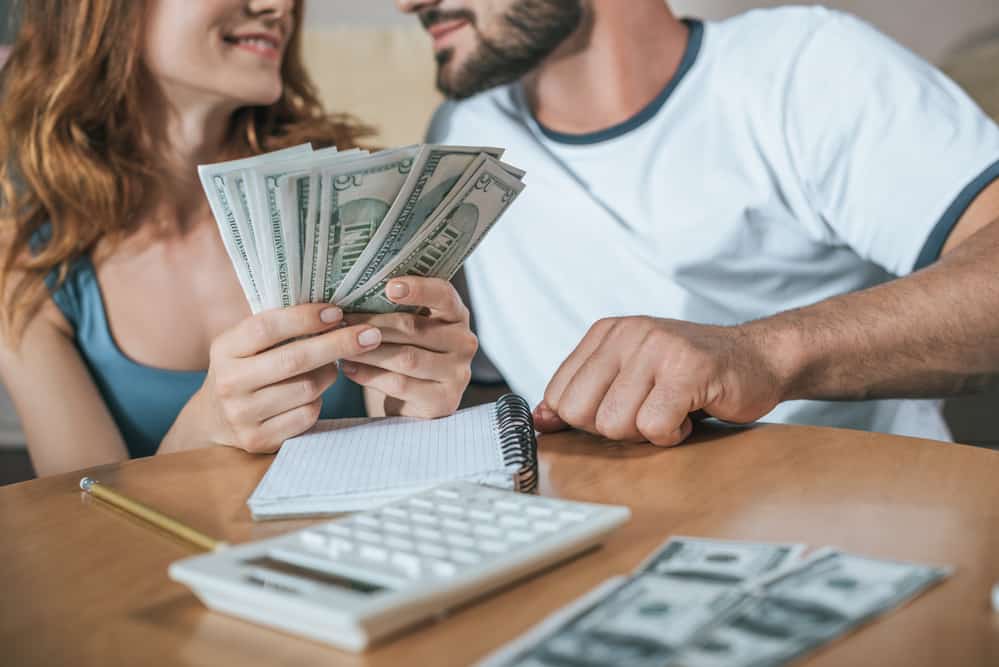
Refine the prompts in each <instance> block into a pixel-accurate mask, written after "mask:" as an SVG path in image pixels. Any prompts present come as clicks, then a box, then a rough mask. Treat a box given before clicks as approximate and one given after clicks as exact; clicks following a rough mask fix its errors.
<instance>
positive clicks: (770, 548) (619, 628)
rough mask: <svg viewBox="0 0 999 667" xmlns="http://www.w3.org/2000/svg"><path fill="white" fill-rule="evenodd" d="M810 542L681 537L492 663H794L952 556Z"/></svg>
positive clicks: (898, 599)
mask: <svg viewBox="0 0 999 667" xmlns="http://www.w3.org/2000/svg"><path fill="white" fill-rule="evenodd" d="M803 551H804V547H803V546H802V545H793V544H766V543H751V542H726V541H719V540H704V539H697V538H688V537H678V538H674V539H671V540H670V541H669V542H667V543H666V544H665V545H664V546H663V547H662V548H660V549H659V551H657V552H656V553H655V554H654V555H653V556H652V557H651V558H650V559H648V560H647V561H646V562H645V564H644V565H642V566H641V567H639V569H638V570H637V571H636V573H635V574H633V575H631V576H628V577H618V578H615V579H612V580H610V581H607V582H605V583H604V584H603V585H601V586H599V587H598V588H596V589H595V590H593V591H591V592H590V593H589V594H587V595H586V596H584V597H583V598H582V599H580V600H577V601H576V602H575V603H573V604H571V605H569V606H568V607H566V608H565V609H563V610H561V611H558V612H556V613H555V614H553V615H552V616H550V617H549V618H548V619H546V620H545V621H543V622H542V623H541V624H540V625H539V626H538V627H536V628H535V629H533V630H531V631H530V632H528V633H527V634H526V635H524V636H523V637H521V638H520V639H518V640H516V641H514V642H513V643H511V644H510V645H508V646H506V647H504V648H503V649H501V650H500V651H498V652H497V653H495V654H493V655H492V656H490V657H489V658H487V659H486V660H485V661H484V662H483V663H481V666H482V667H485V666H488V667H513V666H517V667H556V666H558V667H562V666H564V665H578V666H586V667H605V666H606V667H611V666H613V667H631V666H637V667H653V666H654V667H680V666H682V667H722V666H725V667H749V666H752V667H769V666H771V665H783V664H786V663H788V662H790V661H792V660H794V659H795V658H796V657H798V656H801V655H803V654H804V653H807V652H809V651H811V650H813V649H815V648H817V647H818V646H820V645H822V644H825V643H826V642H829V641H831V640H833V639H835V638H836V637H838V636H841V635H843V634H845V633H847V632H849V631H850V630H852V629H853V628H855V627H857V626H859V625H861V624H863V623H865V622H867V621H869V620H871V619H873V618H875V617H877V616H879V615H880V614H883V613H885V612H887V611H889V610H891V609H893V608H894V607H897V606H898V605H900V604H902V603H903V602H905V601H906V600H908V599H910V598H912V597H914V596H916V595H917V594H918V593H920V592H921V591H923V590H924V589H926V588H927V587H928V586H930V585H931V584H933V583H935V582H937V581H939V580H941V579H943V578H944V577H946V576H948V575H949V574H950V570H949V569H947V568H940V567H933V566H928V565H919V564H915V563H903V562H895V561H886V560H875V559H872V558H865V557H863V556H855V555H851V554H847V553H844V552H841V551H837V550H835V549H830V548H824V549H820V550H818V551H816V552H815V553H814V554H813V555H811V556H809V557H808V558H805V559H802V558H801V555H802V553H803Z"/></svg>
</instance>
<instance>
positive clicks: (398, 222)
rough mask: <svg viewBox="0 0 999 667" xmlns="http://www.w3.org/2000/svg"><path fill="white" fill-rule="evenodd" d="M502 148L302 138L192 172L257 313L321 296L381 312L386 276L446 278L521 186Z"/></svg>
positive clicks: (387, 304)
mask: <svg viewBox="0 0 999 667" xmlns="http://www.w3.org/2000/svg"><path fill="white" fill-rule="evenodd" d="M502 153H503V151H502V150H500V149H497V148H481V147H471V146H437V145H418V146H407V147H405V148H397V149H394V150H387V151H381V152H378V153H373V154H370V153H368V152H367V151H364V150H359V149H354V150H349V151H337V149H336V148H324V149H321V150H313V149H312V147H311V146H310V145H308V144H305V145H301V146H295V147H293V148H287V149H284V150H280V151H275V152H272V153H266V154H263V155H257V156H254V157H251V158H246V159H243V160H235V161H231V162H223V163H218V164H208V165H201V166H200V167H198V174H199V176H200V178H201V184H202V186H203V187H204V189H205V193H206V194H207V196H208V202H209V204H210V205H211V209H212V214H213V215H214V216H215V220H216V222H217V223H218V226H219V230H220V232H221V233H222V239H223V241H224V243H225V247H226V251H227V252H228V254H229V258H230V259H231V260H232V264H233V266H234V267H235V269H236V274H237V276H238V278H239V282H240V285H241V286H242V288H243V291H244V293H245V294H246V298H247V300H248V301H249V303H250V308H251V310H252V311H253V312H254V313H257V312H260V311H261V310H265V309H268V308H280V307H286V306H292V305H296V304H302V303H320V302H322V303H327V302H331V303H336V304H337V305H340V306H341V307H343V308H344V310H347V311H352V312H389V311H392V310H395V309H396V308H397V306H396V305H395V304H393V303H392V302H391V301H388V300H387V299H386V298H385V297H384V288H385V284H386V283H387V282H388V281H389V280H391V279H392V278H395V277H397V276H401V275H420V276H431V277H439V278H446V279H449V278H451V276H453V275H454V273H455V272H456V271H457V270H458V268H459V267H460V266H461V264H462V262H463V261H464V260H465V258H466V257H467V256H468V255H469V254H470V253H471V252H472V250H474V249H475V247H476V245H477V244H478V243H479V242H480V241H481V240H482V238H483V237H484V236H485V234H486V232H488V231H489V229H490V228H491V227H492V226H493V224H495V223H496V221H497V220H498V219H499V217H500V216H501V215H502V214H503V212H504V211H505V210H506V209H507V207H509V206H510V204H511V202H513V200H514V199H516V197H517V195H519V194H520V192H521V191H522V190H523V188H524V183H523V177H524V172H523V171H521V170H519V169H517V168H515V167H512V166H510V165H508V164H504V163H503V162H500V161H499V159H500V157H502Z"/></svg>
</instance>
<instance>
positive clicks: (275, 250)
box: [246, 147, 364, 308]
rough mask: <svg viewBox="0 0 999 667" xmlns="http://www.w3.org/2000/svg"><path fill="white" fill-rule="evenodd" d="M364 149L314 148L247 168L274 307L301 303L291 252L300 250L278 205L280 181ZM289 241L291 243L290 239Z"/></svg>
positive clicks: (350, 157)
mask: <svg viewBox="0 0 999 667" xmlns="http://www.w3.org/2000/svg"><path fill="white" fill-rule="evenodd" d="M363 156H364V153H362V152H361V151H359V150H356V149H355V150H350V151H343V152H339V151H337V149H336V148H335V147H331V148H325V149H323V150H320V151H314V152H313V153H311V154H310V155H308V156H307V159H293V160H285V161H282V162H271V163H267V164H263V165H257V166H254V167H251V168H249V169H247V170H246V172H247V176H246V183H247V186H248V188H247V189H248V195H249V201H250V210H251V213H252V219H253V226H254V234H255V235H256V238H257V239H258V243H257V248H258V251H259V254H260V261H261V264H262V265H263V266H264V267H266V268H267V272H268V276H270V277H271V284H270V285H269V294H270V295H271V299H270V302H269V303H268V304H267V305H268V306H269V307H272V308H286V307H288V306H292V305H295V304H296V303H298V292H299V286H300V285H299V283H300V276H301V272H300V271H298V272H297V274H296V271H295V266H294V264H295V262H293V260H292V253H294V252H296V251H297V246H298V243H297V240H296V239H294V238H289V233H292V236H293V235H294V234H293V232H292V230H293V229H294V225H292V224H288V223H286V222H285V221H284V220H283V219H282V215H281V207H280V205H279V201H280V195H279V191H278V187H279V182H280V181H281V179H282V178H284V177H286V176H289V175H303V174H304V173H307V172H308V171H309V170H313V169H322V168H324V167H327V166H330V165H333V164H336V163H339V162H344V161H349V160H353V159H358V158H360V157H363ZM289 241H290V243H289Z"/></svg>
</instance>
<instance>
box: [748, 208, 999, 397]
mask: <svg viewBox="0 0 999 667" xmlns="http://www.w3.org/2000/svg"><path fill="white" fill-rule="evenodd" d="M743 328H744V329H745V330H746V332H747V333H750V334H751V335H752V336H753V337H754V338H756V339H757V340H758V341H761V342H762V343H763V344H764V345H765V346H767V348H768V349H767V354H768V356H770V357H771V358H772V359H773V362H774V366H775V367H776V368H778V369H780V374H781V376H782V378H783V381H784V391H783V394H784V396H783V400H794V399H826V400H857V399H870V398H888V397H896V398H900V397H938V396H951V395H958V394H966V393H971V392H975V391H981V390H982V389H984V388H986V387H987V386H988V385H989V384H990V382H991V381H992V380H994V379H995V378H996V377H997V375H999V221H997V222H993V223H991V224H990V225H988V226H986V227H984V228H983V229H981V230H980V231H979V232H978V233H976V234H975V235H974V236H972V237H970V238H969V239H967V240H966V241H964V242H963V243H961V244H960V245H959V246H957V247H956V248H954V249H953V250H952V251H951V252H949V253H948V254H947V255H945V256H944V257H943V258H941V259H940V260H939V261H938V262H937V263H936V264H934V265H933V266H931V267H929V268H927V269H925V270H923V271H919V272H917V273H914V274H912V275H910V276H907V277H905V278H901V279H898V280H895V281H892V282H890V283H886V284H884V285H879V286H877V287H874V288H871V289H867V290H863V291H860V292H855V293H852V294H847V295H843V296H840V297H836V298H833V299H829V300H827V301H823V302H820V303H818V304H815V305H813V306H809V307H806V308H801V309H798V310H794V311H789V312H786V313H781V314H779V315H776V316H774V317H770V318H766V319H763V320H759V321H756V322H751V323H747V324H746V325H744V327H743Z"/></svg>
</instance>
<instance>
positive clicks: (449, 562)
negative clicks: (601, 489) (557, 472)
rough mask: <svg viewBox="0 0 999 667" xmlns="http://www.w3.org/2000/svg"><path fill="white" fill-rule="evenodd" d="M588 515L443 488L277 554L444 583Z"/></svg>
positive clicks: (323, 529) (317, 532)
mask: <svg viewBox="0 0 999 667" xmlns="http://www.w3.org/2000/svg"><path fill="white" fill-rule="evenodd" d="M586 518H587V513H586V511H585V509H576V508H575V507H573V509H572V510H571V511H569V510H566V509H565V506H564V503H561V502H560V501H557V500H548V499H545V498H539V497H537V496H531V497H528V498H523V497H518V496H515V495H512V494H510V493H508V492H503V491H497V490H493V489H489V488H486V487H471V486H463V487H462V491H461V492H459V491H457V490H455V489H453V488H449V487H443V488H438V489H434V490H432V491H427V492H425V493H423V494H420V495H417V496H414V497H412V498H409V499H406V500H401V501H398V502H395V503H392V504H391V505H388V506H386V507H383V508H380V509H376V510H372V511H369V512H365V513H360V514H355V515H353V516H351V517H348V518H344V519H339V520H337V521H332V522H329V523H325V524H319V525H317V526H313V527H312V528H308V529H306V530H303V531H300V533H299V535H300V537H299V540H298V547H297V548H295V547H291V548H290V549H288V548H286V549H283V550H282V551H283V554H282V555H283V556H285V557H292V558H295V559H296V560H302V559H306V560H308V561H309V562H310V564H311V565H313V566H316V565H317V560H323V559H325V560H327V561H328V563H327V566H328V569H330V570H332V571H337V570H342V569H348V570H354V571H357V570H363V571H367V572H371V573H374V574H376V575H377V574H381V575H383V576H382V577H378V578H382V579H385V580H386V581H389V582H396V583H400V582H402V581H407V580H409V581H416V580H421V579H424V578H427V577H438V578H442V579H447V578H450V577H454V576H455V575H457V574H459V573H460V572H461V571H462V570H463V569H465V568H474V567H480V566H482V565H483V564H486V563H488V562H490V561H492V560H494V559H496V558H503V557H505V556H509V554H510V553H511V552H513V551H516V550H518V549H525V548H527V547H528V546H529V545H532V544H534V543H536V542H538V541H540V540H544V539H548V538H551V537H552V536H555V535H557V534H558V532H559V531H560V530H562V529H563V528H565V527H567V526H569V525H571V524H574V523H579V522H582V521H584V520H586ZM294 552H298V553H297V554H296V553H294ZM296 556H299V557H298V558H296Z"/></svg>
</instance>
